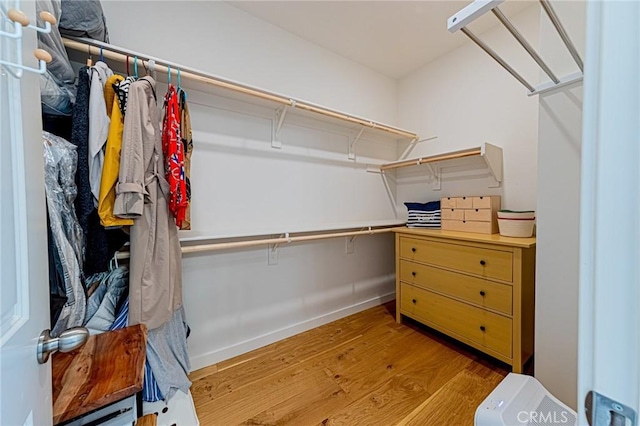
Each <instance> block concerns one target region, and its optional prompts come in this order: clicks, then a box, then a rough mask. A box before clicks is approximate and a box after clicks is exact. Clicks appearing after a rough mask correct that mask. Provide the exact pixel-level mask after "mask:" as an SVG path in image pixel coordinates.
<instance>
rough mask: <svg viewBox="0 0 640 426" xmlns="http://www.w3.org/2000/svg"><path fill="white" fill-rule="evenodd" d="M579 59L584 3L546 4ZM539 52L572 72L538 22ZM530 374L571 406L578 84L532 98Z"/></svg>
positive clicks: (556, 41) (549, 29)
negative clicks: (535, 138) (534, 170)
mask: <svg viewBox="0 0 640 426" xmlns="http://www.w3.org/2000/svg"><path fill="white" fill-rule="evenodd" d="M554 8H555V10H556V13H557V14H558V16H559V18H560V20H561V21H562V23H563V25H564V26H565V27H566V30H567V32H568V33H569V36H570V37H571V40H572V41H573V43H574V44H575V45H576V48H577V49H578V51H579V52H580V54H581V56H582V58H583V59H584V58H585V56H584V45H585V26H586V22H585V21H586V19H585V15H586V4H585V3H583V2H554ZM541 49H542V54H543V55H545V54H546V55H547V56H549V57H550V61H549V65H550V66H552V67H555V68H554V69H558V70H559V75H566V74H569V73H571V72H575V71H576V70H577V66H576V65H575V63H574V62H573V60H572V58H571V56H570V55H569V53H568V52H567V51H566V48H565V47H564V45H563V44H562V41H561V40H560V38H559V37H558V34H557V32H556V30H555V29H554V28H553V26H552V24H551V23H550V22H549V21H548V20H547V19H546V18H545V19H543V20H542V22H541ZM539 129H540V130H539V131H540V142H539V144H540V145H539V151H538V152H539V158H538V248H537V253H538V255H537V264H536V326H535V329H536V335H535V344H536V365H535V376H536V378H538V380H540V381H541V382H542V384H543V385H544V386H545V387H546V388H547V389H548V390H549V392H551V393H553V394H554V395H555V396H556V397H557V398H559V399H560V400H562V402H564V403H565V404H567V405H569V406H571V407H572V408H574V409H576V408H577V407H578V405H579V404H582V403H583V402H582V401H578V400H577V386H578V384H577V376H578V280H579V251H580V173H581V162H582V158H581V153H582V83H581V82H580V83H577V84H574V85H573V86H569V87H567V88H565V89H561V90H557V91H554V92H550V93H545V94H544V95H541V96H540V125H539Z"/></svg>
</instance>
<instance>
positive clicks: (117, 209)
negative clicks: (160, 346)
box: [114, 76, 182, 330]
mask: <svg viewBox="0 0 640 426" xmlns="http://www.w3.org/2000/svg"><path fill="white" fill-rule="evenodd" d="M155 89H156V83H155V80H153V78H151V77H149V76H146V77H142V78H141V79H139V80H137V81H136V82H134V83H132V84H131V87H130V89H129V100H128V102H127V114H126V115H125V119H124V131H123V137H122V155H121V162H120V175H119V182H118V184H117V185H116V200H115V205H114V214H115V215H116V216H119V217H124V218H132V219H134V225H133V226H132V227H131V229H130V237H131V250H130V251H131V257H130V268H131V275H130V277H131V278H130V290H129V322H130V324H138V323H144V324H146V325H147V327H148V329H149V330H153V329H154V328H157V327H159V326H161V325H162V324H164V323H166V322H167V321H169V320H170V319H171V318H172V316H173V313H174V312H175V311H176V310H177V309H178V308H180V307H181V306H182V251H181V248H180V241H179V239H178V230H177V228H176V226H175V223H174V220H173V217H172V216H171V214H170V212H169V208H168V199H169V196H170V194H169V184H168V182H167V181H166V179H165V177H164V167H163V158H162V140H161V133H160V117H159V111H158V108H157V105H156V91H155Z"/></svg>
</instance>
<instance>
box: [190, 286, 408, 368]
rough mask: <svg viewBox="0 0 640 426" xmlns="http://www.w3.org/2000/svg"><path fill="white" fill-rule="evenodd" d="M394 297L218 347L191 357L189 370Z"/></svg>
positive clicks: (347, 308) (348, 307) (366, 302)
mask: <svg viewBox="0 0 640 426" xmlns="http://www.w3.org/2000/svg"><path fill="white" fill-rule="evenodd" d="M395 297H396V293H395V292H393V293H388V294H385V295H382V296H378V297H374V298H371V299H369V300H365V301H362V302H359V303H356V304H354V305H350V306H346V307H344V308H342V309H338V310H336V311H333V312H329V313H326V314H323V315H320V316H317V317H314V318H310V319H308V320H305V321H302V322H299V323H296V324H292V325H290V326H288V327H284V328H281V329H278V330H274V331H271V332H269V333H265V334H262V335H260V336H256V337H254V338H251V339H248V340H243V341H241V342H238V343H236V344H234V345H231V346H227V347H224V348H220V349H217V350H215V351H212V352H209V353H206V354H203V355H198V356H195V357H191V358H190V359H191V371H195V370H198V369H200V368H204V367H207V366H209V365H212V364H216V363H218V362H220V361H224V360H226V359H229V358H233V357H234V356H238V355H241V354H244V353H247V352H249V351H252V350H254V349H258V348H261V347H263V346H266V345H269V344H271V343H274V342H277V341H279V340H282V339H286V338H287V337H291V336H294V335H296V334H299V333H302V332H304V331H307V330H310V329H312V328H316V327H320V326H321V325H324V324H327V323H330V322H332V321H336V320H339V319H340V318H344V317H346V316H349V315H352V314H355V313H357V312H360V311H364V310H365V309H369V308H372V307H374V306H378V305H381V304H383V303H387V302H389V301H391V300H393V299H395Z"/></svg>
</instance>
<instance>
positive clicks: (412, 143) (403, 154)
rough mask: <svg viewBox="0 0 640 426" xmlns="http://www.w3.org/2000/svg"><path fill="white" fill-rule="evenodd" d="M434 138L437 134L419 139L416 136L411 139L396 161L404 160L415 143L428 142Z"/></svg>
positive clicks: (436, 137)
mask: <svg viewBox="0 0 640 426" xmlns="http://www.w3.org/2000/svg"><path fill="white" fill-rule="evenodd" d="M434 139H438V136H431V137H429V138H426V139H421V140H418V138H413V139H411V142H409V145H408V146H407V148H406V149H405V150H404V152H403V153H402V155H400V158H399V159H398V161H403V160H406V159H407V157H408V156H409V154H411V151H413V149H414V148H415V147H416V145H418V144H419V143H420V142H428V141H432V140H434Z"/></svg>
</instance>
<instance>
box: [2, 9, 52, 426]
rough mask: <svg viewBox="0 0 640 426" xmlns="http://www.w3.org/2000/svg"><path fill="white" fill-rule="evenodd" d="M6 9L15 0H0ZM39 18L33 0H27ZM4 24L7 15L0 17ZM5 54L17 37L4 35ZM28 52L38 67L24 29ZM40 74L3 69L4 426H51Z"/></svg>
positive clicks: (12, 53) (10, 54)
mask: <svg viewBox="0 0 640 426" xmlns="http://www.w3.org/2000/svg"><path fill="white" fill-rule="evenodd" d="M0 2H1V3H2V6H3V7H4V9H5V10H6V9H7V8H8V7H15V4H16V3H17V2H16V1H14V0H11V1H9V0H0ZM21 3H22V5H21V6H20V7H21V9H22V10H23V11H24V12H25V13H26V14H27V16H28V17H29V18H30V19H31V21H32V22H35V4H34V3H33V2H30V1H23V2H21ZM0 20H2V21H3V22H2V24H0V25H1V26H2V27H1V28H0V29H7V24H6V20H5V19H4V18H3V17H2V16H0ZM0 43H1V45H0V55H2V58H3V59H5V60H15V58H16V43H15V41H14V40H8V39H7V38H5V37H1V36H0ZM22 47H23V49H22V50H23V58H24V62H25V63H26V64H27V65H29V66H34V67H35V66H36V61H35V59H34V58H33V54H32V52H33V50H34V49H35V47H36V36H35V33H34V31H33V30H30V29H25V31H23V42H22ZM41 129H42V123H41V119H40V93H39V82H38V76H37V75H35V74H33V73H30V72H25V73H24V74H23V76H22V79H16V78H14V77H13V76H11V75H9V74H8V73H7V72H5V71H0V135H1V136H0V137H1V139H0V191H1V192H0V266H1V268H0V377H1V379H0V386H1V388H0V425H2V426H21V425H38V426H40V425H50V424H51V422H52V420H51V418H52V415H51V363H46V364H44V365H39V364H38V362H37V361H36V343H37V341H38V336H39V335H40V333H41V332H42V330H44V329H47V328H50V327H49V285H48V272H47V271H48V268H47V262H48V261H47V232H46V226H47V223H46V213H45V208H46V207H45V195H44V177H43V175H44V166H43V151H42V136H41Z"/></svg>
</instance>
